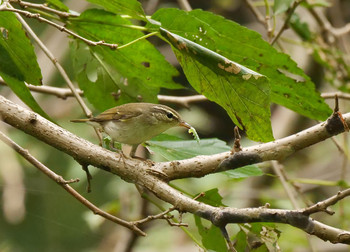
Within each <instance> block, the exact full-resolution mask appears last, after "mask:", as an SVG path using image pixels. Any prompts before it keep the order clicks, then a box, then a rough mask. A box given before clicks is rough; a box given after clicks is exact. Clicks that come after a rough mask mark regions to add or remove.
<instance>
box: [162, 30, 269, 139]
mask: <svg viewBox="0 0 350 252" xmlns="http://www.w3.org/2000/svg"><path fill="white" fill-rule="evenodd" d="M160 30H161V34H162V35H163V37H164V38H165V39H167V40H168V41H169V42H170V43H171V44H172V45H173V46H174V47H175V48H176V49H177V50H175V54H176V56H177V58H178V60H179V62H180V64H181V66H182V68H183V69H184V72H185V74H186V76H187V79H188V80H189V82H190V83H191V85H192V86H193V87H194V88H195V89H196V90H197V91H198V92H199V93H201V94H204V95H205V96H206V97H207V98H208V99H209V100H212V101H215V102H216V103H218V104H220V105H221V106H222V107H224V108H225V109H226V111H227V112H228V114H229V115H230V117H231V119H232V120H233V121H234V122H235V123H236V124H237V125H238V126H239V127H240V128H243V129H244V130H246V133H247V135H248V137H249V138H250V139H252V140H255V141H270V140H272V139H273V136H272V129H271V124H270V97H269V85H268V82H267V79H266V78H265V77H264V76H262V75H261V74H259V73H257V72H254V71H252V70H250V69H248V68H246V67H244V66H242V65H240V64H237V63H236V62H233V61H231V60H229V59H228V58H225V57H223V56H221V55H220V54H218V53H216V52H214V51H211V50H208V49H207V48H205V47H203V46H201V45H199V44H197V43H194V42H192V41H190V40H188V39H185V38H183V37H181V36H178V35H176V34H174V33H170V32H168V31H166V30H165V29H163V28H160Z"/></svg>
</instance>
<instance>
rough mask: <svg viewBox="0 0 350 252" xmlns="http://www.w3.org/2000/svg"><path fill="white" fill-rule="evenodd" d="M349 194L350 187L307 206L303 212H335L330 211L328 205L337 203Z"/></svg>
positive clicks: (308, 213) (307, 213) (309, 213)
mask: <svg viewBox="0 0 350 252" xmlns="http://www.w3.org/2000/svg"><path fill="white" fill-rule="evenodd" d="M348 196H350V188H348V189H346V190H344V191H340V192H338V193H337V194H336V195H334V196H332V197H330V198H328V199H326V200H323V201H320V202H318V203H316V204H314V205H312V206H310V207H307V208H305V209H304V210H303V213H304V214H306V215H311V214H313V213H318V212H327V213H329V214H334V212H330V211H329V210H327V207H329V206H332V205H335V204H336V203H337V202H338V201H340V200H342V199H344V198H345V197H348Z"/></svg>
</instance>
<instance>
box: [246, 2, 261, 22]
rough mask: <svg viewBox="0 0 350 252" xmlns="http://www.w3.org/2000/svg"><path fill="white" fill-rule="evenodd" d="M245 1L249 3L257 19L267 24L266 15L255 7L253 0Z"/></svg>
mask: <svg viewBox="0 0 350 252" xmlns="http://www.w3.org/2000/svg"><path fill="white" fill-rule="evenodd" d="M244 2H245V3H246V4H247V6H248V7H249V9H250V10H251V11H252V12H253V14H254V16H255V17H256V19H257V20H258V21H259V22H260V23H262V24H263V25H266V20H265V18H264V16H263V15H262V14H261V13H260V12H259V11H258V10H257V9H256V8H255V6H254V4H253V3H252V2H251V0H244Z"/></svg>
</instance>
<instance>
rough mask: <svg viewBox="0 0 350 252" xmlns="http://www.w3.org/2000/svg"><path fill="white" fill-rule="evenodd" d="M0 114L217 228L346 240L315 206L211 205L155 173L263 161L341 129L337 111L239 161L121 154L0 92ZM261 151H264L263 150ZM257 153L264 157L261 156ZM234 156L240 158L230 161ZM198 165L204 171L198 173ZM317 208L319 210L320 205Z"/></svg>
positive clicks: (221, 156) (349, 240)
mask: <svg viewBox="0 0 350 252" xmlns="http://www.w3.org/2000/svg"><path fill="white" fill-rule="evenodd" d="M335 114H337V113H335ZM0 118H1V119H2V120H3V121H4V122H5V123H7V124H10V125H12V126H13V127H15V128H17V129H19V130H22V131H24V132H25V133H27V134H30V135H32V136H34V137H36V138H37V139H39V140H41V141H43V142H45V143H47V144H49V145H51V146H53V147H55V148H57V149H59V150H61V151H63V152H65V153H66V154H68V155H70V156H72V157H73V158H74V159H76V160H78V162H79V163H85V164H90V165H93V166H95V167H97V168H100V169H103V170H105V171H108V172H111V173H113V174H116V175H118V176H120V177H121V178H122V179H124V180H126V181H128V182H132V183H135V184H138V185H141V186H144V187H145V188H147V189H148V190H150V191H151V192H152V193H154V194H155V195H156V196H157V197H158V198H159V199H161V200H164V201H166V202H168V203H170V204H172V205H173V206H174V208H175V209H177V210H178V211H181V212H190V213H193V214H196V215H198V216H200V217H202V218H205V219H207V220H210V221H211V222H212V223H213V224H214V225H216V226H219V227H221V228H222V227H225V226H226V225H227V224H229V223H246V222H276V223H285V224H289V225H292V226H294V227H297V228H299V229H301V230H303V231H305V232H306V233H308V234H312V235H315V236H317V237H319V238H321V239H323V240H325V241H327V240H328V241H330V242H332V243H346V244H350V232H348V231H345V230H341V229H338V228H334V227H331V226H328V225H325V224H323V223H320V222H318V221H316V220H314V219H312V218H311V217H310V216H309V214H311V213H314V209H315V208H312V209H311V208H310V209H309V210H305V209H304V210H303V209H301V210H282V209H269V208H266V207H262V208H242V209H237V208H232V207H224V208H223V207H213V206H210V205H207V204H204V203H201V202H198V201H196V200H194V199H191V198H189V197H187V196H185V195H183V194H182V193H181V192H179V191H177V190H175V189H174V188H172V187H171V186H169V185H168V183H167V182H166V181H165V179H164V177H163V176H162V177H157V175H156V174H166V175H167V176H168V177H167V178H166V180H171V179H175V178H178V177H188V176H189V175H198V176H204V175H206V174H208V173H210V172H217V171H219V170H225V169H230V168H235V167H238V164H241V165H244V163H245V162H243V163H242V162H240V161H241V160H242V158H244V157H248V159H247V160H248V161H251V160H253V161H256V162H258V161H263V160H264V159H267V158H270V159H274V158H282V157H286V156H287V155H290V154H291V153H294V152H295V151H296V150H298V149H300V148H302V147H307V146H309V145H311V144H314V143H317V142H319V141H322V140H324V139H326V138H327V137H330V136H332V135H335V134H338V133H340V132H342V131H344V125H343V124H342V122H341V121H340V119H339V117H337V116H334V115H333V116H332V117H331V118H330V119H329V120H328V121H327V122H323V123H321V124H319V125H316V126H314V127H312V128H310V129H308V130H305V131H304V132H301V133H299V134H296V135H293V136H290V137H287V138H285V139H281V140H279V141H276V142H272V143H268V144H263V145H258V146H254V147H249V148H246V149H243V150H242V151H240V152H238V153H239V154H241V153H243V154H244V155H243V156H241V157H240V159H238V160H237V157H235V155H236V154H237V153H236V154H234V155H233V156H231V155H230V152H225V153H221V154H217V155H211V156H200V157H196V158H192V159H187V160H182V161H174V162H164V163H155V164H152V163H151V162H147V161H141V160H138V159H129V158H126V157H124V158H122V157H121V156H120V155H119V154H117V153H114V152H111V151H108V150H106V149H103V148H101V147H99V146H97V145H94V144H92V143H90V142H88V141H86V140H84V139H81V138H79V137H77V136H75V135H74V134H72V133H70V132H68V131H66V130H65V129H63V128H61V127H59V126H57V125H55V124H54V123H51V122H49V121H47V120H46V119H44V118H43V117H41V116H39V115H37V114H36V113H34V112H31V111H29V110H28V109H25V108H22V107H20V106H18V105H16V104H14V103H13V102H11V101H9V100H7V99H6V98H4V97H3V96H0ZM343 118H344V120H345V121H346V122H347V123H348V122H349V121H350V113H348V114H345V115H343ZM295 139H296V140H295ZM303 141H306V144H304V145H301V144H302V142H303ZM293 144H294V145H293ZM300 145H301V146H300ZM264 152H266V153H267V154H266V155H264ZM280 152H281V153H282V154H279V153H280ZM92 153H93V154H92ZM249 153H254V154H255V155H253V157H256V155H258V156H259V157H260V158H258V159H257V158H254V159H251V155H248V154H249ZM261 157H263V158H262V159H261ZM235 159H236V161H239V162H238V163H235V162H234V160H235ZM224 160H228V161H226V162H227V163H226V164H224V165H223V164H222V163H225V162H223V161H224ZM220 164H221V165H220ZM218 167H219V168H218ZM201 170H204V171H205V172H204V173H203V172H202V171H201ZM174 171H177V173H179V174H181V175H180V176H176V175H174ZM347 195H348V194H347V193H345V194H341V197H343V196H344V197H345V196H347ZM340 199H341V198H340V197H338V198H337V199H336V200H334V199H331V200H328V201H327V200H326V201H325V202H326V203H322V202H321V203H318V204H319V205H329V204H333V203H336V202H337V201H338V200H340ZM319 209H320V211H322V208H319Z"/></svg>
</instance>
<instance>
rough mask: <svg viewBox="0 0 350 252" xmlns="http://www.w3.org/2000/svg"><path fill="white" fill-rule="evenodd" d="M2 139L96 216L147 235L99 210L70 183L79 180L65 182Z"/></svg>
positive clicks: (10, 141)
mask: <svg viewBox="0 0 350 252" xmlns="http://www.w3.org/2000/svg"><path fill="white" fill-rule="evenodd" d="M0 139H1V141H3V142H4V143H5V144H7V145H8V146H10V147H11V148H12V149H14V150H15V151H16V152H17V153H19V154H20V155H21V156H22V157H23V158H25V159H26V160H27V161H28V162H29V163H31V164H32V165H34V167H36V168H38V169H39V170H40V171H41V172H43V173H44V174H45V175H46V176H48V177H49V178H51V179H52V180H54V181H55V182H56V183H57V184H58V185H60V186H61V187H63V189H64V190H66V191H67V192H68V193H69V194H71V195H72V196H73V197H74V198H76V199H77V200H78V201H79V202H80V203H82V204H83V205H85V206H86V207H87V208H89V209H90V210H91V211H92V212H93V213H94V214H97V215H100V216H102V217H104V218H106V219H107V220H110V221H113V222H115V223H117V224H119V225H121V226H124V227H126V228H129V229H130V230H132V231H134V232H135V233H137V234H139V235H142V236H145V235H146V234H145V233H144V232H143V231H142V230H140V229H139V228H138V227H137V226H136V225H135V224H134V223H132V222H128V221H125V220H123V219H120V218H117V217H115V216H113V215H111V214H109V213H107V212H105V211H103V210H101V209H99V208H98V207H97V206H95V205H94V204H92V203H91V202H90V201H88V200H87V199H86V198H84V197H83V196H82V195H81V194H79V193H78V192H77V191H76V190H74V189H73V188H72V187H71V186H70V185H68V184H69V183H72V182H76V181H77V180H68V181H67V180H64V179H63V178H62V177H61V176H59V175H58V174H56V173H54V172H53V171H51V170H50V169H49V168H48V167H46V166H45V165H44V164H42V163H41V162H40V161H39V160H37V159H36V158H35V157H33V156H32V155H31V154H30V153H29V152H28V150H25V149H23V148H22V147H21V146H19V145H18V144H17V143H15V142H14V141H12V140H11V139H10V138H8V137H7V136H6V135H5V134H4V133H2V132H1V131H0Z"/></svg>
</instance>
